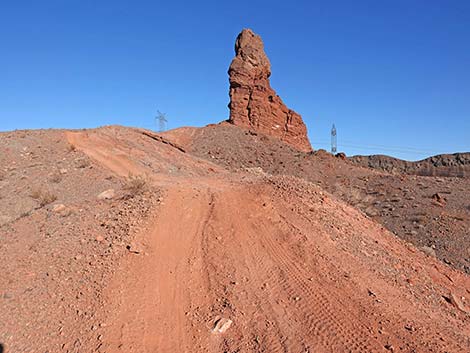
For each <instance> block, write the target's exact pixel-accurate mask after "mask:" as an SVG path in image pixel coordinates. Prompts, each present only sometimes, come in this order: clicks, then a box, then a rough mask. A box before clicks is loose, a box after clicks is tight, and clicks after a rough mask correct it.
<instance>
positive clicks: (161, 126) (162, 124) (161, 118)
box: [155, 110, 168, 132]
mask: <svg viewBox="0 0 470 353" xmlns="http://www.w3.org/2000/svg"><path fill="white" fill-rule="evenodd" d="M157 113H158V114H157V116H156V117H155V122H157V121H158V132H163V131H165V129H166V123H167V122H168V120H167V119H166V114H165V113H162V112H161V111H159V110H157Z"/></svg>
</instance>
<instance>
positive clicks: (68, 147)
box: [67, 143, 77, 152]
mask: <svg viewBox="0 0 470 353" xmlns="http://www.w3.org/2000/svg"><path fill="white" fill-rule="evenodd" d="M76 150H77V147H75V145H74V144H72V143H71V144H69V145H68V146H67V151H69V152H73V151H76Z"/></svg>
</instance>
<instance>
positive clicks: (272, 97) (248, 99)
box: [228, 29, 312, 152]
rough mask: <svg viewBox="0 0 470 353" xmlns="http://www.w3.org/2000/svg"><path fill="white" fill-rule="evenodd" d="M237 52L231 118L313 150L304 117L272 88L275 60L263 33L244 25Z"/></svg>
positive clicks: (232, 66)
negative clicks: (268, 54) (289, 106)
mask: <svg viewBox="0 0 470 353" xmlns="http://www.w3.org/2000/svg"><path fill="white" fill-rule="evenodd" d="M235 54H236V55H235V58H233V60H232V63H231V64H230V67H229V70H228V74H229V81H230V103H229V108H230V119H229V121H230V122H231V123H232V124H234V125H238V126H242V127H247V128H250V129H253V130H255V131H259V132H260V133H263V134H266V135H271V136H275V137H278V138H279V139H281V140H282V141H284V142H285V143H288V144H290V145H292V146H293V147H295V148H297V149H298V150H300V151H305V152H310V151H311V150H312V147H311V146H310V142H309V140H308V137H307V128H306V127H305V124H304V122H303V121H302V117H301V116H300V115H299V114H297V113H296V112H295V111H293V110H291V109H289V108H287V107H286V106H285V105H284V103H283V102H282V100H281V98H280V97H279V96H278V95H277V94H276V92H275V91H274V90H273V89H272V88H271V85H270V83H269V76H271V63H270V62H269V59H268V57H267V56H266V53H265V52H264V45H263V41H262V40H261V37H260V36H258V35H256V34H255V33H253V31H252V30H250V29H244V30H243V31H242V32H241V33H240V34H239V35H238V37H237V40H236V42H235Z"/></svg>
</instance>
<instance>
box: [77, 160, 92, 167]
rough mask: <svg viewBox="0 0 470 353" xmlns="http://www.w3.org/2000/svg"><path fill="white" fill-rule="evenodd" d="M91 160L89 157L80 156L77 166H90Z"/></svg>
mask: <svg viewBox="0 0 470 353" xmlns="http://www.w3.org/2000/svg"><path fill="white" fill-rule="evenodd" d="M90 164H91V163H90V160H89V159H87V158H80V159H78V160H77V168H86V167H89V166H90Z"/></svg>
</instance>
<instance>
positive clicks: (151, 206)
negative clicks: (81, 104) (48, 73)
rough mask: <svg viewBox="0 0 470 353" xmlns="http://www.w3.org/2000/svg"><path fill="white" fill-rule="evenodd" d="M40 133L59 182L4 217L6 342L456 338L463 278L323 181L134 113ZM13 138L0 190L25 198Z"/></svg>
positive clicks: (256, 348)
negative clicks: (124, 119) (134, 119)
mask: <svg viewBox="0 0 470 353" xmlns="http://www.w3.org/2000/svg"><path fill="white" fill-rule="evenodd" d="M27 134H28V133H26V135H27ZM51 135H54V137H53V138H54V139H57V140H58V141H60V142H59V144H60V146H62V147H60V150H61V151H63V155H62V154H58V153H56V154H55V157H53V158H52V155H49V156H48V158H45V157H44V158H45V159H44V161H43V163H44V164H45V166H46V167H47V166H49V170H50V168H51V165H52V166H54V167H55V166H56V164H58V163H59V162H60V161H61V163H70V166H69V167H68V172H67V174H66V175H68V176H70V177H73V178H72V180H73V183H71V184H70V185H69V184H64V188H63V189H62V188H61V187H62V186H61V185H62V184H61V183H62V181H61V182H59V183H56V184H57V185H55V186H54V188H55V189H54V190H55V192H56V194H57V196H58V197H57V200H54V201H51V202H50V203H49V204H47V205H42V206H40V205H36V204H35V203H34V202H33V203H32V205H33V206H32V207H33V208H32V209H31V210H30V212H29V214H25V213H24V211H18V212H22V213H21V214H18V215H17V216H15V214H14V213H13V212H10V213H8V215H7V217H9V218H8V222H6V223H5V224H3V225H2V228H1V230H2V233H1V236H2V242H3V245H2V247H1V248H0V254H1V256H2V258H3V259H5V261H4V262H5V263H6V264H7V265H6V266H5V270H4V271H3V272H2V274H1V276H2V277H1V278H0V280H1V282H0V283H2V286H1V287H0V294H2V295H1V296H0V298H1V299H0V308H1V311H2V313H6V314H7V315H6V317H7V319H6V320H2V322H1V323H0V343H1V344H3V346H4V349H5V351H6V352H17V351H21V352H46V351H49V352H56V351H57V352H59V351H64V352H93V351H96V352H387V351H390V352H469V351H470V339H469V337H470V325H469V324H470V316H469V315H470V314H469V313H470V311H469V308H470V303H469V300H468V299H466V298H468V297H469V296H470V278H469V277H468V276H467V275H466V274H464V273H463V272H459V271H457V270H455V269H453V268H451V267H449V266H447V265H446V264H444V263H442V262H440V261H439V260H437V259H436V258H434V257H433V256H429V255H426V254H425V253H423V252H422V251H420V250H418V249H417V248H416V247H415V246H414V245H412V244H410V243H408V242H406V241H405V240H402V239H400V238H397V237H396V236H395V235H394V234H393V233H391V232H390V231H389V230H387V229H386V228H385V227H384V226H383V225H382V224H380V223H379V222H377V221H376V220H374V219H373V218H372V217H369V216H367V215H366V214H365V213H363V212H362V211H360V210H358V209H356V208H354V207H353V206H352V205H350V204H347V203H345V202H344V201H342V200H341V199H340V198H339V197H338V196H335V195H333V194H331V193H329V192H328V191H326V190H325V189H324V188H322V187H321V186H319V185H316V184H314V183H312V182H309V181H307V180H306V179H305V178H299V177H295V176H291V175H272V174H271V173H267V172H265V171H263V169H260V168H245V169H244V170H238V171H233V170H230V169H227V168H225V167H223V166H221V165H220V164H214V163H212V162H211V161H210V160H206V159H204V158H202V157H198V156H197V155H191V154H188V153H185V152H183V151H182V150H181V149H178V148H176V147H175V146H174V145H171V144H169V143H167V142H165V141H161V140H160V141H157V140H155V139H152V138H150V137H149V136H146V135H143V134H142V133H141V131H139V130H134V129H125V128H118V127H109V128H103V129H98V130H88V131H74V132H53V133H52V132H48V133H45V134H43V135H42V136H39V137H37V138H35V139H30V140H28V141H30V143H31V145H38V144H39V145H40V144H46V145H47V144H48V142H49V140H48V139H50V138H51V137H50V136H51ZM187 136H188V135H187V134H186V135H185V138H186V139H190V138H189V137H187ZM2 137H3V138H5V137H4V136H2ZM26 138H27V139H28V137H26ZM13 139H14V140H15V141H16V140H17V139H15V138H13ZM180 143H181V141H180ZM24 144H27V143H26V142H25V143H23V144H20V145H18V147H17V148H16V149H15V148H12V147H11V145H9V146H10V147H9V148H10V150H8V153H7V158H6V159H5V160H3V161H2V162H5V168H4V169H5V170H4V171H3V173H4V174H3V175H4V177H3V180H4V181H6V183H4V184H2V188H1V189H0V190H1V192H2V193H1V195H2V197H4V199H6V200H22V199H25V200H26V199H28V200H29V199H30V198H31V197H30V196H28V193H25V194H21V193H20V194H17V195H16V196H15V195H14V192H13V191H14V190H15V189H16V188H20V187H19V185H18V184H16V183H17V179H18V178H16V176H17V174H14V173H12V172H13V171H11V170H7V169H8V168H9V167H7V166H6V165H7V163H8V164H9V165H11V161H14V160H18V158H19V157H18V154H17V153H20V152H18V151H22V149H23V148H24V146H23V145H24ZM68 145H71V146H74V147H73V151H70V150H69V147H68ZM181 145H184V143H181ZM55 148H56V149H58V148H57V147H55ZM183 150H184V149H183ZM38 154H39V152H38ZM8 156H9V157H8ZM85 157H86V158H88V159H89V161H90V164H89V166H87V167H86V168H75V167H72V166H74V165H75V164H74V163H76V160H77V159H83V158H85ZM46 160H47V161H46ZM28 163H29V162H28ZM47 163H49V164H47ZM80 165H81V164H80ZM89 167H91V169H90V168H89ZM46 169H47V168H46ZM59 169H60V168H59ZM62 169H63V168H62ZM83 169H86V172H85V173H84V170H83ZM18 170H20V171H22V172H23V171H25V170H26V169H25V167H24V166H23V165H19V166H17V169H16V171H18ZM12 174H13V175H12ZM23 174H25V175H26V177H27V178H28V180H29V181H30V182H31V180H37V181H38V183H39V181H40V179H38V178H39V176H40V175H43V174H44V170H38V171H37V172H35V173H31V174H27V173H23ZM135 175H139V176H145V185H144V186H139V187H138V188H136V186H135V184H133V180H134V179H133V178H132V176H135ZM44 183H46V181H44ZM44 183H43V182H41V183H40V184H41V185H43V184H44ZM100 183H104V184H103V185H101V184H100ZM89 185H90V186H89ZM132 187H133V188H132ZM87 188H92V190H91V192H90V193H89V194H86V195H88V196H86V197H84V196H83V194H84V190H85V189H87ZM110 188H112V189H113V190H115V193H116V195H115V196H113V197H112V198H110V199H99V198H97V195H101V192H102V191H103V190H109V189H110ZM130 191H132V192H130ZM67 193H68V194H67ZM62 195H68V196H67V197H66V196H62ZM28 202H29V201H28ZM35 202H36V201H35ZM59 202H61V203H64V204H65V207H67V208H69V209H71V210H72V212H71V213H70V214H68V215H65V216H62V215H61V216H60V217H59V216H58V215H57V212H55V211H53V207H54V206H55V205H57V204H58V203H59ZM25 207H26V206H25ZM80 209H82V211H79V210H80ZM126 210H127V211H126ZM2 214H7V211H6V210H3V209H2ZM5 219H6V218H5ZM67 224H68V226H67ZM36 225H37V226H39V228H40V229H36V228H35V226H36ZM54 227H56V228H54ZM53 229H57V234H56V233H55V232H53V231H52V230H53ZM46 232H48V233H49V236H46ZM3 240H4V241H3ZM28 244H29V245H28ZM31 247H33V249H31ZM33 251H34V252H33ZM51 254H59V255H60V254H62V255H64V254H65V255H66V256H62V257H61V256H58V255H57V256H55V255H52V256H51ZM90 263H91V264H92V265H90ZM97 263H99V264H100V265H98V264H97ZM45 273H50V275H46V274H45ZM46 277H53V278H54V280H53V281H50V280H46V279H45V278H46ZM59 292H60V293H61V294H60V295H54V294H58V293H59ZM80 293H82V294H80ZM39 313H41V314H42V315H39Z"/></svg>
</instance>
